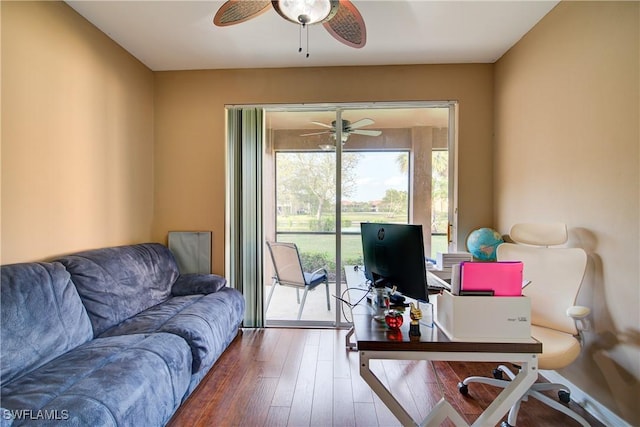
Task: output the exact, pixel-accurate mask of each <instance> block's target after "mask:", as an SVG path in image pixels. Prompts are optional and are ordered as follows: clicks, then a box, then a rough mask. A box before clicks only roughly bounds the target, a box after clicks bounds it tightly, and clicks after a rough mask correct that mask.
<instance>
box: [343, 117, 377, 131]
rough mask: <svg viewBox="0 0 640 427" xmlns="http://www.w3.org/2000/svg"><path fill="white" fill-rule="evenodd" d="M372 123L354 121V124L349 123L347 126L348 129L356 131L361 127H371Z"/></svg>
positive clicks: (365, 120)
mask: <svg viewBox="0 0 640 427" xmlns="http://www.w3.org/2000/svg"><path fill="white" fill-rule="evenodd" d="M374 123H375V122H374V121H373V120H371V119H360V120H358V121H355V122H353V123H351V124H350V125H349V128H351V129H358V128H361V127H365V126H369V125H372V124H374Z"/></svg>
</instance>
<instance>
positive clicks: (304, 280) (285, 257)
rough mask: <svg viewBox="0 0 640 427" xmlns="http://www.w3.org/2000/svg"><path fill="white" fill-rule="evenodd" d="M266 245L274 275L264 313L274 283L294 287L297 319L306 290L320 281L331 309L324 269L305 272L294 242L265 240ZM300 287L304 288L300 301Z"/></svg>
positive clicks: (300, 312)
mask: <svg viewBox="0 0 640 427" xmlns="http://www.w3.org/2000/svg"><path fill="white" fill-rule="evenodd" d="M267 247H268V248H269V253H270V254H271V260H272V261H273V268H274V270H275V275H274V276H273V284H272V285H271V291H269V297H268V298H267V306H266V307H265V309H264V311H265V313H266V312H267V310H268V309H269V303H271V297H272V296H273V291H274V289H275V288H276V285H282V286H289V287H293V288H296V298H297V300H298V304H300V308H299V309H298V320H300V317H301V316H302V310H303V309H304V303H305V301H306V300H307V292H309V291H310V290H313V289H315V287H316V286H318V285H320V284H322V283H324V284H325V289H326V293H327V310H331V301H330V299H329V275H328V273H327V270H326V269H324V268H319V269H318V270H316V271H314V272H311V273H307V272H305V271H304V270H303V269H302V262H301V261H300V254H299V253H298V247H297V246H296V244H295V243H282V242H267ZM300 289H304V294H303V295H302V302H300Z"/></svg>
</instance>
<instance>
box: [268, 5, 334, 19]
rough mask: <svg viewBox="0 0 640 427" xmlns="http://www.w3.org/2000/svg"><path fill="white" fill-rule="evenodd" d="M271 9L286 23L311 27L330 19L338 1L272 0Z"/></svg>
mask: <svg viewBox="0 0 640 427" xmlns="http://www.w3.org/2000/svg"><path fill="white" fill-rule="evenodd" d="M272 4H273V8H274V9H275V10H276V12H278V14H279V15H280V16H282V17H283V18H284V19H286V20H287V21H291V22H293V23H296V24H301V25H313V24H318V23H320V22H325V21H327V20H328V19H331V18H332V17H333V16H334V15H335V14H336V12H337V10H338V6H339V1H338V0H273V1H272Z"/></svg>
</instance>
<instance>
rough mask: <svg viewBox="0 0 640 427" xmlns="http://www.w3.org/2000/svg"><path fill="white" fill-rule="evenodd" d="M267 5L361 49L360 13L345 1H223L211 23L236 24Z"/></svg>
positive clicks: (364, 33)
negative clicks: (319, 26) (320, 25)
mask: <svg viewBox="0 0 640 427" xmlns="http://www.w3.org/2000/svg"><path fill="white" fill-rule="evenodd" d="M269 6H273V8H274V9H275V10H276V12H278V14H279V15H280V16H282V17H283V18H284V19H286V20H287V21H290V22H293V23H295V24H299V25H300V26H301V28H305V27H306V26H307V25H313V24H320V23H321V24H322V26H323V27H324V28H325V29H326V30H327V31H328V32H329V34H331V35H332V36H333V37H334V38H335V39H336V40H338V41H339V42H341V43H344V44H346V45H347V46H351V47H355V48H361V47H363V46H364V45H365V43H366V42H367V30H366V27H365V25H364V20H363V19H362V15H360V12H359V11H358V9H356V7H355V6H354V5H353V3H351V2H350V1H349V0H227V1H226V2H225V3H224V4H223V5H222V6H221V7H220V9H218V12H216V15H215V16H214V18H213V23H214V24H215V25H217V26H219V27H224V26H228V25H234V24H239V23H241V22H244V21H247V20H249V19H251V18H255V17H256V16H258V15H261V14H262V13H264V12H266V11H267V10H268V9H269ZM307 37H308V33H307ZM299 52H302V47H300V49H299ZM307 56H308V55H307Z"/></svg>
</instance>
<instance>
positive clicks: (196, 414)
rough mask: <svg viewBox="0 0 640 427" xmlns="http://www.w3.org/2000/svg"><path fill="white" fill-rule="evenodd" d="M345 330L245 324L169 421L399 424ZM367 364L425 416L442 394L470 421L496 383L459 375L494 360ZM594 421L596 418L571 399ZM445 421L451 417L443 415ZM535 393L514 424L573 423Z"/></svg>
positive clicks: (173, 424) (486, 367)
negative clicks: (465, 384)
mask: <svg viewBox="0 0 640 427" xmlns="http://www.w3.org/2000/svg"><path fill="white" fill-rule="evenodd" d="M345 335H346V331H344V330H333V329H276V328H269V329H245V330H244V331H243V332H242V334H241V335H239V336H238V337H237V338H236V340H235V341H234V342H233V343H232V344H231V346H230V347H229V348H228V349H227V351H226V352H225V353H224V354H223V355H222V356H221V357H220V359H219V360H218V362H216V365H215V366H214V368H213V369H212V370H211V371H210V372H209V374H208V375H207V377H205V378H204V380H203V381H202V382H201V384H200V385H199V386H198V388H197V389H196V390H195V391H194V393H193V394H192V395H191V396H190V397H189V398H188V399H187V401H186V402H185V403H184V404H183V405H182V406H181V407H180V409H179V410H178V411H177V412H176V414H175V415H174V417H173V418H172V419H171V421H170V422H169V424H168V425H169V426H170V427H178V426H189V427H194V426H398V425H400V424H399V422H398V421H397V419H396V418H395V417H394V416H393V415H392V414H391V413H390V412H389V410H388V409H387V408H386V407H385V405H384V404H383V403H382V401H380V399H379V398H378V397H377V396H376V395H375V394H374V393H373V392H372V391H371V389H370V388H369V387H368V386H367V384H366V383H365V382H364V381H363V380H362V379H361V378H360V374H359V368H358V354H357V353H355V352H348V351H347V350H346V349H345V346H344V343H345V338H344V337H345ZM372 366H373V368H372V369H373V370H374V372H375V373H376V375H377V376H378V377H379V378H380V379H381V380H382V381H383V382H385V384H387V385H388V386H390V388H391V390H392V391H393V392H394V393H395V394H396V397H397V398H398V400H399V401H400V402H401V403H402V404H403V405H405V407H406V408H407V410H408V411H409V413H410V414H411V415H412V416H413V417H414V418H417V419H423V418H424V417H425V416H426V415H427V413H428V411H429V410H430V408H431V407H433V406H434V405H435V403H436V402H437V401H438V400H439V399H440V396H441V394H440V390H441V389H443V390H444V392H445V393H446V395H447V400H449V401H450V402H452V403H453V404H454V406H455V407H456V410H458V412H460V413H462V414H464V417H465V419H466V421H467V422H468V423H471V422H473V421H474V420H475V419H476V418H477V416H478V415H479V414H480V412H481V411H482V410H483V408H485V407H487V406H488V405H489V404H490V402H491V401H492V400H493V399H494V397H495V396H496V395H497V393H498V391H497V390H496V389H495V388H493V387H490V386H485V385H482V384H472V385H470V386H469V396H468V397H466V398H465V397H463V396H462V395H460V393H459V392H458V390H457V387H456V385H457V383H458V381H460V380H461V379H463V378H464V377H466V376H468V375H472V374H473V375H487V374H490V372H491V370H492V369H493V368H494V367H495V364H493V363H468V362H435V363H433V364H431V363H429V362H426V361H391V360H388V361H387V360H385V361H374V364H373V365H372ZM571 406H572V408H574V409H576V410H578V412H579V413H580V414H581V415H582V416H584V417H585V418H586V419H587V420H588V421H589V422H590V423H591V425H592V426H594V427H596V426H602V424H601V423H599V422H598V421H597V420H595V419H594V418H593V417H591V416H589V415H588V414H586V413H585V412H584V411H582V410H581V408H579V407H578V406H577V405H575V404H574V403H573V402H572V403H571ZM443 425H453V424H451V423H449V421H447V422H446V424H443ZM577 425H579V424H578V423H576V422H575V421H574V420H572V419H571V418H569V417H567V416H566V415H564V414H562V413H560V412H557V411H555V410H553V409H550V408H549V407H547V406H545V405H542V404H540V403H539V402H537V401H536V400H535V399H531V400H529V401H528V402H524V403H523V404H522V406H521V408H520V414H519V417H518V427H534V426H535V427H539V426H577Z"/></svg>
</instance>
